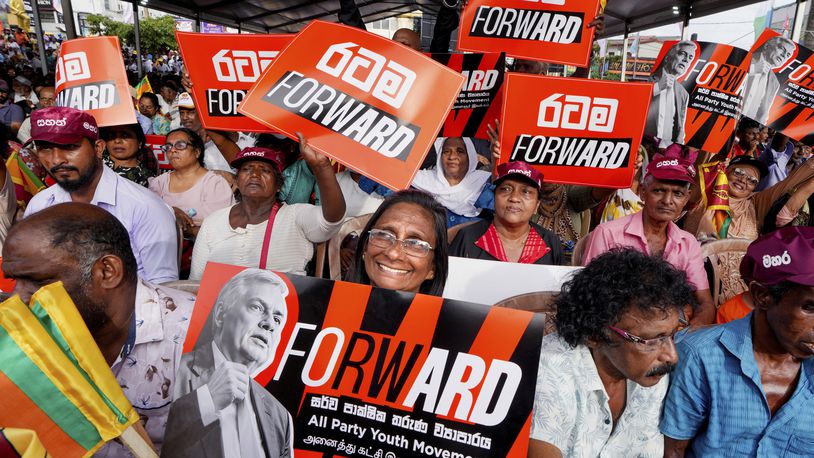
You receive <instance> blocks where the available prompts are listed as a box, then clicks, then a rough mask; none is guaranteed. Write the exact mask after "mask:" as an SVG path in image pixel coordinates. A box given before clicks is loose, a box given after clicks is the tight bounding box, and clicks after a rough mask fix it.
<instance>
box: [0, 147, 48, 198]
mask: <svg viewBox="0 0 814 458" xmlns="http://www.w3.org/2000/svg"><path fill="white" fill-rule="evenodd" d="M6 169H7V170H8V173H9V175H10V176H11V181H12V183H14V193H15V194H16V195H17V207H18V208H20V209H25V206H26V205H28V202H29V201H30V200H31V198H32V197H34V196H35V195H36V194H37V193H38V192H40V191H42V190H43V189H45V184H44V183H43V182H42V181H41V180H40V179H39V178H37V175H35V174H34V172H32V171H31V169H29V168H28V165H26V163H25V161H23V158H21V157H20V154H19V152H18V151H17V150H14V151H12V153H11V154H10V155H9V157H8V159H7V160H6Z"/></svg>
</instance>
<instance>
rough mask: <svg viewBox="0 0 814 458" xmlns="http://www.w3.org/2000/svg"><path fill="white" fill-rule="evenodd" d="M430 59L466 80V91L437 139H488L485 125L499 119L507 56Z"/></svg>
mask: <svg viewBox="0 0 814 458" xmlns="http://www.w3.org/2000/svg"><path fill="white" fill-rule="evenodd" d="M431 57H432V58H433V59H435V60H436V61H438V62H440V63H442V64H444V65H446V66H447V67H449V68H451V69H453V70H455V71H457V72H459V73H461V74H462V75H463V76H464V85H463V88H462V89H461V92H460V93H459V94H458V98H457V99H456V100H455V104H454V105H453V106H452V110H451V111H450V112H449V115H447V119H446V121H444V125H443V127H441V132H440V133H439V134H438V135H439V136H441V137H475V138H484V139H488V138H489V136H488V135H487V134H486V125H487V124H489V123H490V122H492V121H493V120H495V119H497V118H498V117H499V116H500V104H501V99H502V97H503V73H504V72H505V69H506V55H505V54H503V53H500V54H498V53H486V54H432V55H431Z"/></svg>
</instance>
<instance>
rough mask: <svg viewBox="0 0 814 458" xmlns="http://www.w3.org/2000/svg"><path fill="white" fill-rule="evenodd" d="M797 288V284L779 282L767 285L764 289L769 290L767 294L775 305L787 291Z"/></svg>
mask: <svg viewBox="0 0 814 458" xmlns="http://www.w3.org/2000/svg"><path fill="white" fill-rule="evenodd" d="M795 286H797V283H794V282H791V281H788V280H786V281H781V282H780V283H777V284H774V285H769V286H767V287H766V288H767V289H768V290H769V294H771V295H772V299H774V302H775V303H778V302H780V299H782V298H783V296H785V295H786V294H788V292H789V291H791V290H792V289H794V287H795Z"/></svg>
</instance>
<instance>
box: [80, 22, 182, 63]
mask: <svg viewBox="0 0 814 458" xmlns="http://www.w3.org/2000/svg"><path fill="white" fill-rule="evenodd" d="M86 20H87V24H88V30H89V32H90V34H91V35H108V36H114V35H115V36H117V37H119V40H120V41H121V42H122V44H123V45H128V46H133V47H135V45H136V32H135V29H134V27H133V26H132V25H131V24H125V23H123V22H118V21H114V20H112V19H110V18H107V17H105V16H102V15H98V14H91V15H88V17H87V19H86ZM139 35H140V40H141V52H143V53H151V54H158V53H161V52H164V51H165V50H168V49H171V50H177V49H178V45H177V43H176V42H175V19H173V18H172V16H162V17H159V18H147V19H142V20H140V21H139Z"/></svg>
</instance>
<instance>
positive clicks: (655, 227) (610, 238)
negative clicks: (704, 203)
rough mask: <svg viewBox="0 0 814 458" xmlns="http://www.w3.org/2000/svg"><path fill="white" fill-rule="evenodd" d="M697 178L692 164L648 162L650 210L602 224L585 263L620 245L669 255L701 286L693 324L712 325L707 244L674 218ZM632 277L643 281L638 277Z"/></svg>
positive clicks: (644, 195)
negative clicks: (704, 252) (703, 248)
mask: <svg viewBox="0 0 814 458" xmlns="http://www.w3.org/2000/svg"><path fill="white" fill-rule="evenodd" d="M694 180H695V170H694V168H693V166H692V164H691V163H689V162H686V161H684V160H683V159H678V158H668V157H664V156H661V155H657V156H656V157H655V158H654V159H653V160H652V161H651V162H650V164H648V165H647V171H646V175H645V177H644V181H643V183H642V185H641V186H640V187H639V196H640V197H641V199H642V202H643V203H644V209H643V210H642V211H640V212H638V213H634V214H632V215H628V216H626V217H624V218H621V219H617V220H614V221H609V222H607V223H604V224H600V225H599V226H597V228H596V229H594V231H593V232H592V233H591V234H590V240H589V241H588V242H587V247H586V249H585V255H584V257H583V265H587V264H588V263H589V262H590V261H591V260H592V259H593V258H595V257H596V256H598V255H599V254H601V253H604V252H605V251H608V250H610V249H611V248H614V247H616V246H628V247H633V248H635V249H637V250H639V251H641V252H642V253H646V254H649V255H653V256H659V257H662V258H664V259H665V260H666V261H667V262H669V263H670V264H672V265H674V266H675V267H676V268H677V269H679V270H682V271H684V272H685V273H686V275H687V280H688V281H689V282H690V284H691V285H692V287H693V289H694V290H695V298H696V300H697V301H698V304H699V307H698V310H697V312H696V313H695V314H694V316H693V318H692V323H693V324H696V325H697V324H710V323H712V321H713V319H714V318H715V308H714V306H713V305H712V296H711V295H710V292H709V280H708V279H707V274H706V271H705V270H704V260H703V258H702V257H701V245H700V244H699V243H698V240H696V238H695V237H694V236H693V235H692V234H690V233H689V232H687V231H683V230H681V229H679V228H678V226H676V225H675V223H673V221H675V219H676V218H678V216H679V215H680V214H681V212H682V210H683V209H684V205H686V204H687V200H688V199H689V196H690V187H691V186H692V183H693V181H694ZM629 281H630V282H635V281H637V280H636V278H634V277H632V278H630V280H629Z"/></svg>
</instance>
